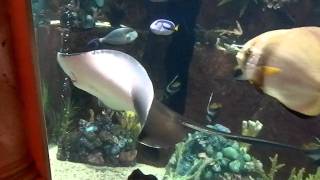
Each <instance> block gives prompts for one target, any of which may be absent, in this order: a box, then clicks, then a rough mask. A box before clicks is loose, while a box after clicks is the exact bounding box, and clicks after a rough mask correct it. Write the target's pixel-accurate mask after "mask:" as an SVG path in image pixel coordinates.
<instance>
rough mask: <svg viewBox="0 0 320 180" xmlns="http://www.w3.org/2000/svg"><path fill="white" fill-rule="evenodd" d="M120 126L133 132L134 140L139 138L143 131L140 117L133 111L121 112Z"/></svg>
mask: <svg viewBox="0 0 320 180" xmlns="http://www.w3.org/2000/svg"><path fill="white" fill-rule="evenodd" d="M120 125H121V128H123V129H125V130H127V131H129V132H131V134H132V136H133V137H134V138H137V137H138V135H139V133H140V131H141V125H140V122H139V120H138V116H137V114H136V113H135V112H133V111H124V112H121V117H120Z"/></svg>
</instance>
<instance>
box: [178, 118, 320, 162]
mask: <svg viewBox="0 0 320 180" xmlns="http://www.w3.org/2000/svg"><path fill="white" fill-rule="evenodd" d="M181 123H182V124H183V125H184V126H186V127H188V128H191V129H193V130H196V131H200V132H203V133H206V134H212V135H220V136H223V137H225V138H228V139H232V140H235V141H239V142H244V143H248V144H252V145H263V146H272V147H275V148H281V149H288V150H293V151H297V152H302V153H304V154H305V155H306V156H307V157H309V158H310V159H312V160H313V162H314V163H315V164H316V165H320V148H317V149H303V148H300V147H297V146H293V145H290V144H284V143H279V142H276V141H270V140H265V139H259V138H255V137H249V136H241V135H234V134H229V133H224V132H220V131H216V130H212V129H207V128H204V127H199V126H197V125H194V124H190V123H186V122H181Z"/></svg>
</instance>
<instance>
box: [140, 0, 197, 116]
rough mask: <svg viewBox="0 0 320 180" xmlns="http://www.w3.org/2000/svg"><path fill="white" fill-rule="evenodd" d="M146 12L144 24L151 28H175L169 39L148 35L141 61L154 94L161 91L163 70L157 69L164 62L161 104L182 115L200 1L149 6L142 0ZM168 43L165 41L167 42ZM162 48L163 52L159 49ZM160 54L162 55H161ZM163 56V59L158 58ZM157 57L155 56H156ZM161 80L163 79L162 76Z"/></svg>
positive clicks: (170, 1) (170, 0)
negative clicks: (160, 24)
mask: <svg viewBox="0 0 320 180" xmlns="http://www.w3.org/2000/svg"><path fill="white" fill-rule="evenodd" d="M145 5H146V8H147V16H148V21H149V23H150V24H151V23H152V22H154V21H155V20H157V19H165V20H169V21H172V22H173V23H174V24H175V25H177V26H178V28H176V29H175V30H174V32H173V33H172V34H171V35H169V36H170V37H162V36H159V35H155V34H153V33H151V32H150V33H149V36H148V42H147V45H146V48H145V52H144V57H143V59H144V60H146V61H149V67H148V70H149V72H150V74H151V77H152V78H155V80H154V84H155V85H154V86H155V89H156V90H155V91H156V94H157V88H158V87H161V85H159V83H161V80H159V78H160V79H161V77H155V76H156V75H159V74H160V75H161V73H159V72H155V71H161V70H163V69H161V68H159V67H157V66H158V65H159V62H156V61H164V74H163V75H164V76H165V77H166V78H165V80H164V82H165V83H164V84H165V85H164V87H163V86H162V89H163V91H164V92H165V93H164V95H163V96H162V102H163V103H165V104H166V105H167V106H169V107H170V108H171V109H173V110H174V111H176V112H178V113H181V114H183V113H184V110H185V102H186V96H187V86H188V72H189V65H190V62H191V60H192V55H193V46H194V43H195V31H194V28H195V25H196V19H197V15H198V14H199V11H200V5H201V0H167V1H161V2H152V1H151V0H145ZM161 38H170V39H171V41H170V42H169V44H168V45H167V46H163V45H161V43H163V41H161V40H159V39H161ZM167 42H168V41H167ZM161 47H164V48H165V50H163V49H160V48H161ZM163 51H164V52H163ZM161 54H165V55H163V56H164V57H162V59H161V57H159V56H162V55H161ZM157 55H159V56H157ZM162 78H163V76H162Z"/></svg>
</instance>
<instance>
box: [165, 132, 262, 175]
mask: <svg viewBox="0 0 320 180" xmlns="http://www.w3.org/2000/svg"><path fill="white" fill-rule="evenodd" d="M261 172H263V165H262V163H261V162H260V161H259V160H257V159H255V158H254V157H253V156H251V155H250V154H248V153H247V152H245V151H243V150H242V149H241V148H240V146H239V143H238V142H236V141H233V140H229V139H226V138H224V137H222V136H214V135H208V134H205V133H202V132H195V133H193V134H188V137H187V138H186V139H185V140H184V141H183V142H181V143H178V144H177V145H176V151H175V153H174V154H173V155H172V157H171V159H170V160H169V163H168V165H167V166H166V173H165V177H164V179H167V180H171V179H174V180H179V179H181V180H182V179H183V180H187V179H190V180H191V179H193V180H200V179H201V180H205V179H239V178H242V179H250V178H251V179H252V178H254V179H262V176H261V174H262V173H261Z"/></svg>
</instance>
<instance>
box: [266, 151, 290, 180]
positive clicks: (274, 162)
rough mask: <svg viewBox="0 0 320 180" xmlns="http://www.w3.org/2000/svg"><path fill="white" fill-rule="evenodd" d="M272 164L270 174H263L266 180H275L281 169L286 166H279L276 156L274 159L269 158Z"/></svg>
mask: <svg viewBox="0 0 320 180" xmlns="http://www.w3.org/2000/svg"><path fill="white" fill-rule="evenodd" d="M269 159H270V162H271V167H270V170H269V172H268V173H263V172H261V174H262V176H263V179H264V180H273V179H274V177H275V175H276V173H277V172H278V171H279V169H281V168H282V167H283V166H285V164H278V155H277V154H276V155H275V156H274V157H273V158H271V157H270V158H269Z"/></svg>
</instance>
